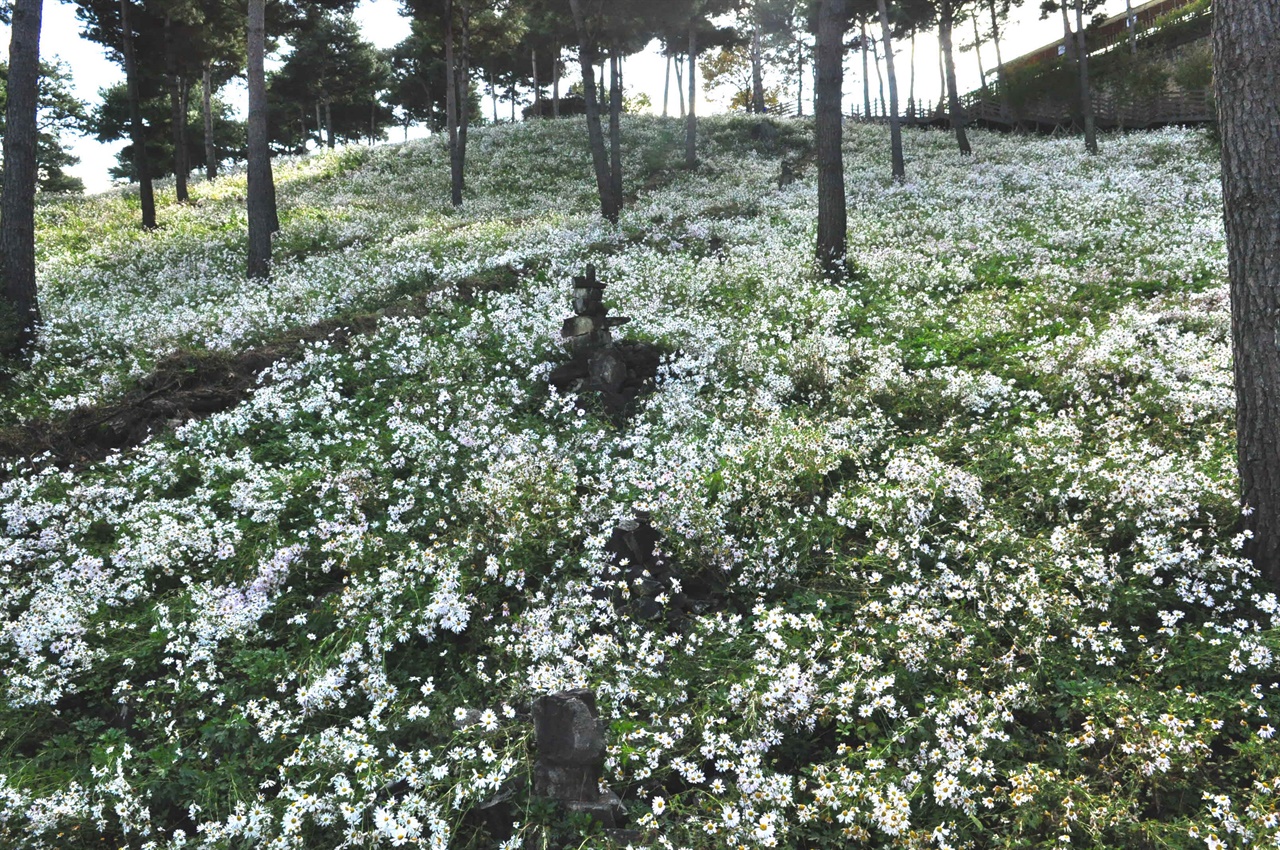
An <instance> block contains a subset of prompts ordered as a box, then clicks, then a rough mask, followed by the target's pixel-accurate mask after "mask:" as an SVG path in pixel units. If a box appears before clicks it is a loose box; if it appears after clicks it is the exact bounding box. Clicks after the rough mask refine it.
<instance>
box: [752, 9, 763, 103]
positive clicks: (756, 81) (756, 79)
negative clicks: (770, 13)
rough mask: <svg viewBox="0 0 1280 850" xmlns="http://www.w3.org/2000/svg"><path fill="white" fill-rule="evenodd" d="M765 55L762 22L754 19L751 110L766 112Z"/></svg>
mask: <svg viewBox="0 0 1280 850" xmlns="http://www.w3.org/2000/svg"><path fill="white" fill-rule="evenodd" d="M764 109H765V106H764V55H763V51H762V49H761V47H760V24H759V23H758V22H756V21H755V20H754V10H753V19H752V26H751V111H752V112H754V113H756V114H757V115H762V114H764Z"/></svg>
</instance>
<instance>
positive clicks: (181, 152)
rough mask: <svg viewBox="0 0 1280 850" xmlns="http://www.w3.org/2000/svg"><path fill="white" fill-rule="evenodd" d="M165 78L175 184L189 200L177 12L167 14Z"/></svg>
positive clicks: (176, 190)
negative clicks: (175, 34) (176, 40)
mask: <svg viewBox="0 0 1280 850" xmlns="http://www.w3.org/2000/svg"><path fill="white" fill-rule="evenodd" d="M164 64H165V77H166V80H165V82H166V83H168V85H169V125H170V126H169V130H170V133H171V134H172V142H173V185H174V195H175V200H177V202H178V203H180V204H185V203H188V202H189V201H190V200H191V195H190V193H189V192H188V191H187V164H186V162H185V159H186V154H187V143H186V135H187V133H186V123H187V122H186V117H187V116H186V110H184V109H183V108H182V76H181V75H180V74H179V73H178V55H177V47H176V45H175V44H174V43H173V16H172V15H171V14H167V15H165V16H164Z"/></svg>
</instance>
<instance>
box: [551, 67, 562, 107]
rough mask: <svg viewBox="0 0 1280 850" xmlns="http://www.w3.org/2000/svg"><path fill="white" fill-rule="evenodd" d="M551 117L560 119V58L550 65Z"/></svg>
mask: <svg viewBox="0 0 1280 850" xmlns="http://www.w3.org/2000/svg"><path fill="white" fill-rule="evenodd" d="M551 117H552V118H559V117H560V57H559V56H557V57H556V61H554V62H552V63H551Z"/></svg>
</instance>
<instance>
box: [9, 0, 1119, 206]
mask: <svg viewBox="0 0 1280 850" xmlns="http://www.w3.org/2000/svg"><path fill="white" fill-rule="evenodd" d="M399 10H400V4H399V2H398V0H363V2H362V3H361V5H360V7H359V8H358V9H357V10H356V19H357V20H358V21H359V22H360V25H361V27H362V28H363V30H364V35H365V37H366V38H367V39H369V40H370V41H372V42H373V43H374V44H376V45H377V46H378V47H390V46H392V45H394V44H396V43H397V42H399V41H401V40H402V39H403V38H404V37H405V36H407V35H408V33H409V23H408V21H407V20H406V19H405V18H402V17H400V14H399ZM1101 11H1102V12H1104V13H1106V14H1117V13H1119V12H1122V11H1124V0H1107V2H1106V3H1105V4H1104V6H1103V9H1102V10H1101ZM988 26H989V24H988ZM80 30H81V27H80V24H79V22H78V21H77V20H76V16H75V7H74V6H72V5H70V4H68V3H60V2H46V3H45V4H44V26H43V32H42V37H41V44H40V53H41V56H42V57H44V58H52V57H58V58H61V59H62V60H64V61H65V62H67V63H68V64H69V65H70V66H71V71H72V75H73V83H74V87H75V92H76V95H77V96H78V97H79V98H81V99H82V100H85V101H87V102H88V103H89V104H90V105H94V104H97V103H99V102H100V98H99V97H98V90H99V89H100V88H103V87H105V86H110V85H113V84H115V83H116V82H119V81H121V80H122V79H123V73H122V72H121V70H120V69H119V68H118V67H117V66H116V65H115V64H113V63H111V62H110V61H108V60H107V58H106V56H105V55H104V53H103V50H102V48H101V47H99V46H98V45H96V44H94V43H92V42H90V41H86V40H84V39H82V38H81V37H80ZM983 30H984V35H985V32H986V26H984V28H983ZM1003 30H1004V31H1003V32H1002V33H1001V52H1002V54H1003V56H1004V58H1005V59H1006V60H1009V59H1012V58H1013V57H1015V56H1018V55H1020V54H1022V53H1026V52H1028V51H1030V50H1033V49H1035V48H1037V47H1040V46H1042V45H1044V44H1048V43H1050V42H1051V41H1053V40H1055V39H1057V38H1061V35H1062V22H1061V17H1060V16H1058V15H1054V16H1052V17H1050V18H1049V19H1048V20H1040V19H1039V4H1038V3H1034V2H1030V1H1029V2H1028V3H1027V5H1026V6H1024V7H1023V8H1020V9H1015V10H1013V12H1012V14H1011V20H1010V22H1009V24H1007V25H1006V26H1005V27H1004V28H1003ZM872 35H875V33H872ZM956 36H957V38H956V42H957V44H965V43H969V42H971V41H972V38H973V34H972V30H971V29H969V28H964V29H963V30H958V31H957V33H956ZM8 40H9V34H8V30H7V28H3V30H2V31H0V50H4V52H5V53H6V54H7V52H8ZM896 47H897V50H896V52H895V58H896V59H897V62H898V74H899V79H900V83H899V85H900V87H901V98H902V100H903V102H904V104H905V100H906V90H907V77H908V74H909V72H910V71H909V64H908V63H909V55H908V52H907V45H906V44H905V43H903V44H900V45H897V46H896ZM656 50H657V48H656V44H655V45H653V46H652V49H651V50H648V51H646V52H644V53H641V54H637V55H636V56H633V57H631V58H630V59H628V60H627V62H626V65H625V67H624V71H623V74H624V80H625V83H626V85H627V87H628V89H629V90H632V89H633V90H636V91H643V92H644V93H646V94H648V96H649V99H650V101H651V102H652V103H653V105H654V108H655V109H656V110H661V108H662V87H663V77H664V73H665V61H664V60H663V59H662V58H661V57H660V56H658V55H657V52H656ZM937 57H938V46H937V41H936V39H934V38H933V37H932V36H931V35H924V36H921V37H920V38H918V39H917V40H916V95H917V98H919V99H920V100H922V101H923V100H930V99H933V98H936V97H937V96H938V92H939V82H938V59H937ZM567 58H568V57H567ZM982 61H983V66H984V67H985V68H986V69H988V70H990V69H991V68H993V67H994V66H995V51H994V49H993V48H992V47H991V45H990V43H989V42H988V43H985V44H984V46H983V48H982ZM846 67H847V69H848V72H847V73H846V76H845V98H846V101H845V102H846V105H851V104H854V103H861V100H862V80H861V76H862V63H861V59H860V58H859V57H857V56H853V55H851V56H850V57H849V58H848V60H847V63H846ZM573 69H574V65H573V63H570V65H569V73H570V78H569V79H566V80H565V82H564V85H565V86H566V87H567V86H568V85H569V83H570V82H572V76H573V75H572V72H573ZM956 70H957V74H958V76H959V80H960V89H961V90H962V91H967V90H970V89H973V88H976V87H977V84H978V67H977V62H976V61H975V59H974V54H973V51H971V50H970V51H968V52H965V53H958V54H957V58H956ZM869 76H870V77H871V89H872V94H871V96H872V98H873V99H874V98H875V97H876V96H877V82H876V75H875V69H874V68H871V69H870V75H869ZM674 85H675V83H674V80H673V81H672V86H673V91H672V95H671V110H672V112H674V111H675V110H676V109H677V101H676V97H675V93H674ZM241 88H243V87H242V86H241ZM805 88H806V90H809V89H811V88H812V80H811V79H810V80H807V81H806V85H805ZM704 96H705V95H704ZM718 97H719V99H722V100H723V99H726V98H727V97H728V94H727V92H724V91H722V92H713V93H711V94H710V95H709V100H707V101H702V100H700V101H699V112H700V113H702V114H707V113H709V112H715V111H720V110H722V109H723V108H724V107H723V105H720V104H717V103H716V100H717V98H718ZM808 97H809V95H808V94H807V95H806V99H808ZM230 99H231V100H232V102H235V101H236V100H237V98H236V97H235V96H232V97H231V98H230ZM241 99H242V98H241ZM484 104H485V105H484V110H485V114H486V115H488V114H490V110H491V108H492V107H491V105H490V102H489V101H488V99H487V98H486V99H485V100H484ZM810 109H811V106H809V104H806V109H805V111H806V112H808V111H809V110H810ZM846 111H847V109H846ZM498 114H499V116H500V117H503V116H509V115H510V107H509V105H505V106H504V105H501V104H500V106H499V110H498ZM393 138H394V134H393ZM123 144H124V143H123V142H118V143H115V144H113V145H104V144H100V143H99V142H97V141H96V140H94V139H92V138H80V139H75V140H72V144H71V149H72V151H73V152H74V153H75V154H76V155H77V156H79V157H80V159H81V162H80V165H79V166H76V167H75V168H73V169H71V172H72V173H73V174H76V175H77V176H79V177H80V178H81V179H83V180H84V182H85V185H86V187H87V188H88V190H89V191H91V192H92V191H98V190H101V189H104V188H106V187H107V186H108V185H109V180H108V178H107V169H108V168H109V167H111V166H112V165H113V164H114V162H115V158H114V157H115V151H116V150H118V149H119V148H120V147H122V146H123Z"/></svg>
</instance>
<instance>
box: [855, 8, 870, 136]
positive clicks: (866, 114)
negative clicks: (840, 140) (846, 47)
mask: <svg viewBox="0 0 1280 850" xmlns="http://www.w3.org/2000/svg"><path fill="white" fill-rule="evenodd" d="M858 26H859V27H860V28H861V36H860V38H859V39H858V46H859V47H860V48H861V49H862V117H863V118H870V117H871V73H870V70H869V69H870V66H869V65H868V64H867V52H868V48H869V45H868V44H867V18H866V16H865V15H864V16H863V17H861V18H859V19H858Z"/></svg>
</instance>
